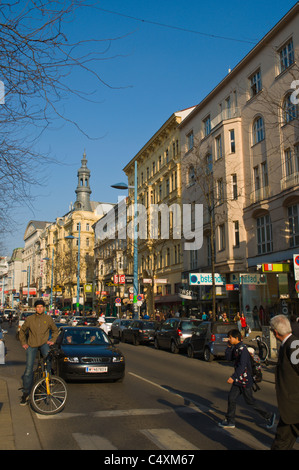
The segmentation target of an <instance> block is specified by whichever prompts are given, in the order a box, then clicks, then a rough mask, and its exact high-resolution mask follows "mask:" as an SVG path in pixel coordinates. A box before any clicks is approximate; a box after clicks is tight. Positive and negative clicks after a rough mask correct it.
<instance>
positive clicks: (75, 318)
mask: <svg viewBox="0 0 299 470" xmlns="http://www.w3.org/2000/svg"><path fill="white" fill-rule="evenodd" d="M81 318H82V316H81V315H74V316H72V317H70V319H69V320H68V325H71V326H76V325H77V323H78V321H79V320H80V319H81Z"/></svg>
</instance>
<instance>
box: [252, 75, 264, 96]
mask: <svg viewBox="0 0 299 470" xmlns="http://www.w3.org/2000/svg"><path fill="white" fill-rule="evenodd" d="M261 89H262V77H261V71H260V69H259V70H257V71H256V72H255V73H254V74H253V75H252V76H251V77H250V97H251V98H252V97H253V96H255V95H257V94H258V93H259V92H260V91H261Z"/></svg>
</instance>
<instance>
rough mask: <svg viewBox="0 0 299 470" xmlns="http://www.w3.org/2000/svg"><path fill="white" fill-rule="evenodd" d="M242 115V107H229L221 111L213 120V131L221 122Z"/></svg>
mask: <svg viewBox="0 0 299 470" xmlns="http://www.w3.org/2000/svg"><path fill="white" fill-rule="evenodd" d="M240 116H241V110H240V108H229V109H224V110H223V111H221V113H219V114H218V115H217V116H216V117H214V119H212V120H211V131H212V130H213V129H214V127H216V126H218V124H220V122H222V121H226V120H227V119H235V118H238V117H240Z"/></svg>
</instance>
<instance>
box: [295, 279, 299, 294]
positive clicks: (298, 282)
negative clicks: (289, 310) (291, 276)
mask: <svg viewBox="0 0 299 470" xmlns="http://www.w3.org/2000/svg"><path fill="white" fill-rule="evenodd" d="M295 289H296V292H298V293H299V281H297V282H296V284H295Z"/></svg>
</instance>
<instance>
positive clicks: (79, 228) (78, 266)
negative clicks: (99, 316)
mask: <svg viewBox="0 0 299 470" xmlns="http://www.w3.org/2000/svg"><path fill="white" fill-rule="evenodd" d="M78 232H79V233H78V237H74V236H73V235H68V236H66V237H64V238H65V239H66V240H78V264H77V305H76V312H77V314H78V315H79V294H80V232H81V222H79V224H78Z"/></svg>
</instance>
